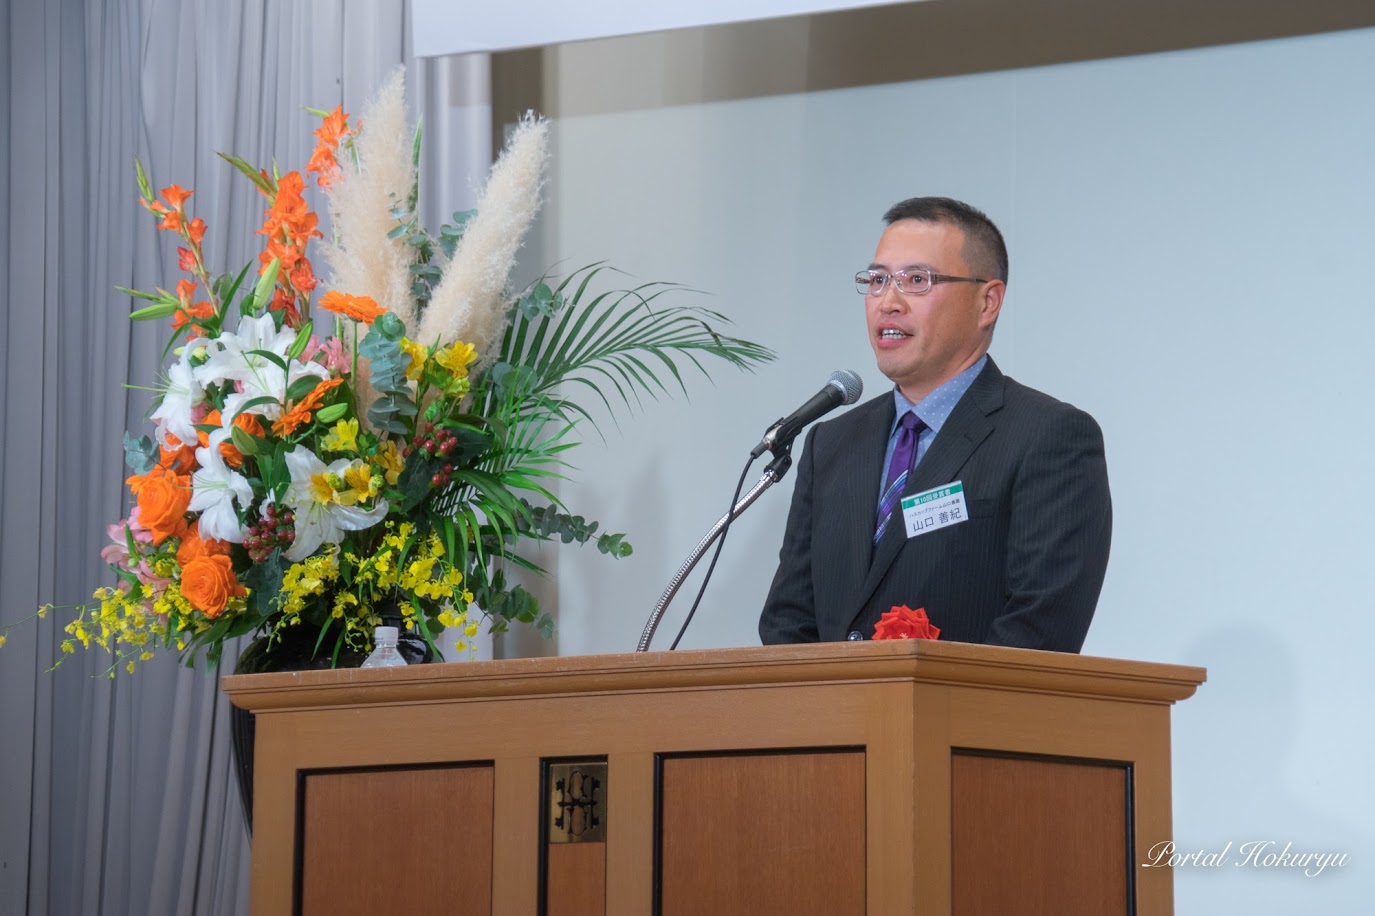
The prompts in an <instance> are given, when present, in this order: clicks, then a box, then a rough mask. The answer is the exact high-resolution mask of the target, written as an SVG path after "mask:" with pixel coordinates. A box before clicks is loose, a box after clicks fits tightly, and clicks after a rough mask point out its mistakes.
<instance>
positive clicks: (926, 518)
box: [902, 480, 969, 538]
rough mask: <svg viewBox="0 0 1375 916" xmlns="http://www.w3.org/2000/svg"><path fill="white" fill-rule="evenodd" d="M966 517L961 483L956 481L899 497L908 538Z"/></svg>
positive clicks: (955, 522) (963, 519) (945, 526)
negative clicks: (923, 491)
mask: <svg viewBox="0 0 1375 916" xmlns="http://www.w3.org/2000/svg"><path fill="white" fill-rule="evenodd" d="M968 518H969V515H968V513H967V510H966V509H965V507H964V484H963V483H961V482H960V481H958V480H957V481H955V482H954V483H947V484H945V485H943V486H939V487H935V488H933V489H930V490H927V491H926V492H925V493H913V494H912V495H911V496H904V497H903V499H902V520H903V523H904V524H906V526H907V536H908V537H909V538H914V537H916V536H917V535H919V534H926V533H927V532H929V531H936V530H938V529H940V528H947V527H949V526H950V525H958V524H959V523H960V522H963V521H965V520H967V519H968Z"/></svg>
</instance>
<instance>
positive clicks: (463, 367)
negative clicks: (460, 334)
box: [434, 341, 477, 379]
mask: <svg viewBox="0 0 1375 916" xmlns="http://www.w3.org/2000/svg"><path fill="white" fill-rule="evenodd" d="M475 359H477V350H476V348H474V347H473V345H472V344H466V343H463V342H462V341H459V342H457V343H454V344H451V345H449V346H447V347H445V348H444V349H442V350H440V351H439V352H438V353H436V354H435V355H434V361H435V362H436V363H438V364H439V365H441V366H443V367H444V368H445V369H448V370H449V373H450V374H451V375H453V377H454V378H456V379H458V378H467V377H468V365H469V364H470V363H471V362H472V361H473V360H475Z"/></svg>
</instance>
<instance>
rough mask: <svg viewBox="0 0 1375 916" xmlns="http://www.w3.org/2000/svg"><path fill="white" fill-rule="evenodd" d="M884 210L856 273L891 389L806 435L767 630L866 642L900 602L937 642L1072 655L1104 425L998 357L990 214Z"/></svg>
mask: <svg viewBox="0 0 1375 916" xmlns="http://www.w3.org/2000/svg"><path fill="white" fill-rule="evenodd" d="M884 220H885V221H886V222H887V224H888V228H887V230H886V231H884V233H883V236H882V237H881V238H880V239H879V243H878V250H877V251H876V253H875V255H874V260H873V263H871V264H870V265H869V267H868V268H867V269H866V270H863V271H860V273H859V274H858V275H857V276H856V278H855V280H856V283H857V285H858V286H859V288H860V291H861V293H863V294H864V304H865V313H866V316H867V325H868V331H869V343H870V344H871V346H872V347H873V349H874V355H875V357H876V359H877V361H878V367H879V370H880V371H882V372H883V374H884V375H886V376H887V377H888V378H890V379H892V381H893V384H894V389H893V390H892V391H885V392H884V393H883V394H881V395H879V396H878V397H876V398H873V399H872V400H870V401H867V402H865V403H864V404H862V405H860V406H859V407H856V408H854V409H853V410H851V411H849V412H848V413H845V414H842V415H841V416H840V417H839V418H838V419H835V420H831V421H829V422H826V423H822V424H819V425H817V426H816V427H814V428H813V429H812V430H811V432H810V433H809V435H808V436H807V441H806V444H805V446H804V448H803V452H802V456H801V458H800V460H799V462H798V467H797V483H796V487H795V489H794V492H793V501H792V509H791V511H790V513H789V515H788V526H787V530H786V532H785V533H784V536H783V547H782V550H781V551H780V552H779V563H778V572H777V573H776V574H775V575H774V580H773V585H772V587H771V588H770V590H769V596H768V598H767V600H766V602H765V605H764V610H763V613H762V615H761V617H760V621H759V634H760V637H761V638H762V639H763V641H764V642H765V643H789V642H814V641H817V640H843V639H870V638H872V636H873V633H874V624H875V623H876V622H877V621H878V619H879V616H880V615H881V614H883V613H884V612H885V611H888V610H889V609H890V608H892V607H893V606H895V605H903V604H905V605H908V606H910V607H913V608H917V607H924V608H925V609H926V612H927V614H928V616H929V617H930V619H931V622H932V623H934V624H935V625H936V626H938V627H940V629H941V634H940V638H941V639H943V640H958V641H960V642H975V643H988V644H992V645H1002V646H1019V647H1023V648H1031V649H1049V650H1054V651H1060V652H1078V651H1079V649H1080V647H1081V646H1082V645H1083V642H1084V636H1085V634H1086V633H1087V632H1088V627H1089V622H1090V620H1091V619H1092V618H1093V612H1094V608H1095V606H1096V605H1097V603H1098V593H1099V591H1100V590H1101V589H1102V586H1103V574H1104V571H1105V570H1106V568H1107V562H1108V545H1109V542H1110V540H1111V534H1112V502H1111V498H1110V496H1109V493H1108V475H1107V466H1106V464H1105V462H1104V457H1103V435H1102V432H1101V431H1100V430H1099V428H1098V424H1097V423H1095V422H1094V420H1093V418H1092V417H1090V416H1089V415H1088V414H1086V413H1084V412H1083V411H1081V410H1078V409H1077V408H1075V407H1072V406H1070V405H1069V404H1064V403H1062V402H1060V401H1057V400H1055V399H1054V398H1051V397H1049V396H1047V395H1044V394H1042V393H1040V392H1039V391H1035V390H1033V389H1031V388H1027V387H1026V386H1024V385H1020V384H1018V383H1017V382H1015V381H1013V380H1012V379H1010V378H1008V377H1007V376H1005V375H1003V374H1002V373H1001V372H1000V371H998V367H997V366H996V365H994V363H993V360H992V359H990V358H989V357H988V355H987V352H988V347H989V344H990V342H991V341H992V339H993V326H994V324H995V323H996V322H997V320H998V314H999V311H1000V310H1001V308H1002V303H1003V294H1004V291H1005V290H1006V288H1007V249H1006V247H1005V245H1004V243H1003V238H1002V235H1001V233H999V232H998V229H997V227H996V226H994V225H993V223H992V222H991V221H990V220H989V219H988V217H986V216H985V215H984V214H983V213H981V212H979V211H978V210H976V209H974V208H973V207H970V206H969V205H967V204H963V203H960V202H959V201H955V200H950V199H948V198H940V197H927V198H914V199H912V200H907V201H903V202H902V203H900V204H897V205H896V206H894V207H892V208H891V209H890V210H889V211H888V212H887V213H886V214H885V215H884ZM904 414H911V415H912V416H910V417H908V418H906V419H904ZM957 483H958V484H959V486H958V487H957V486H955V484H957Z"/></svg>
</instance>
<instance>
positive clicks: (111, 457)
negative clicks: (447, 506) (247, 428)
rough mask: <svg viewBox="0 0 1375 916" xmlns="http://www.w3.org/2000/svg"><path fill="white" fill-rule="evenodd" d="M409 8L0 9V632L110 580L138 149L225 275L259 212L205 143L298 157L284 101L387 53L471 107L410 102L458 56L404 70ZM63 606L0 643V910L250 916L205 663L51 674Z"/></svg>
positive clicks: (163, 256)
mask: <svg viewBox="0 0 1375 916" xmlns="http://www.w3.org/2000/svg"><path fill="white" fill-rule="evenodd" d="M407 20H408V13H407V7H406V6H405V4H404V3H403V2H402V0H347V2H345V0H309V2H277V3H272V2H267V0H230V2H224V0H47V2H43V0H0V49H3V50H2V51H0V123H3V130H4V134H3V136H0V204H2V205H3V208H4V210H5V213H6V217H5V219H4V220H3V221H0V279H2V281H3V283H4V290H5V299H4V303H5V304H4V312H3V318H0V380H2V381H0V384H3V390H2V391H0V429H3V442H2V443H0V623H13V622H14V621H16V620H19V619H21V618H23V617H25V616H28V615H29V614H31V613H32V611H33V609H35V608H36V607H37V606H38V605H39V604H40V603H43V602H47V601H52V602H55V603H57V604H59V605H69V606H70V605H74V604H77V603H79V602H82V601H84V600H88V599H89V598H90V593H91V591H92V590H93V589H94V588H96V587H98V586H103V585H107V584H111V583H112V577H111V576H110V574H109V573H108V572H107V571H106V570H105V569H104V566H103V564H102V562H101V560H100V557H99V552H100V548H101V546H102V545H103V542H104V527H105V525H106V524H108V523H111V522H114V521H116V520H118V519H120V518H122V517H123V516H124V515H125V514H126V511H127V507H128V495H127V490H126V488H125V486H124V483H123V480H124V478H125V476H127V473H128V472H127V470H126V469H125V468H124V466H123V455H122V449H121V446H120V440H121V434H122V433H123V431H124V430H126V429H129V430H135V431H141V430H147V429H148V428H149V427H148V425H147V424H146V422H145V421H144V419H143V418H144V414H145V411H146V410H147V407H148V394H147V392H144V391H140V390H137V389H127V388H125V387H123V386H124V384H125V383H126V382H127V383H130V384H132V385H137V386H149V385H154V384H156V383H157V381H158V378H157V373H158V368H159V367H160V365H161V364H162V360H161V359H160V354H161V351H162V346H163V344H164V342H165V337H164V334H165V329H164V327H162V326H161V324H160V323H159V326H157V327H153V326H150V325H139V326H132V325H131V323H130V322H129V321H128V320H127V319H126V317H125V316H126V315H127V313H128V311H129V308H130V302H129V301H128V299H127V298H125V297H123V296H121V295H119V294H118V293H116V292H115V291H114V287H115V286H116V285H120V286H130V287H134V288H144V289H148V288H152V287H154V286H161V287H164V288H170V287H171V286H172V285H173V284H174V283H175V281H176V277H177V276H178V272H177V269H176V251H175V244H174V242H173V240H172V238H171V237H170V236H169V234H167V233H160V232H155V231H154V228H153V222H152V220H151V218H150V217H149V215H148V214H147V213H146V212H144V211H143V209H142V208H141V207H140V206H139V205H138V204H137V202H136V196H137V191H136V185H135V183H134V171H133V162H134V159H135V157H137V158H139V159H141V160H142V161H143V163H144V165H145V166H146V168H147V169H148V172H149V176H150V178H151V180H152V182H153V184H154V187H155V188H158V187H163V186H165V185H167V184H171V183H173V182H175V183H178V184H181V185H182V186H184V187H187V188H191V189H194V191H195V197H193V198H192V200H191V203H190V207H191V209H192V212H193V213H194V214H196V215H199V216H201V217H203V218H204V219H205V220H206V221H207V223H208V224H209V231H208V233H207V235H206V237H205V242H204V246H205V251H206V256H207V260H208V261H209V262H211V264H212V265H213V268H214V269H219V270H234V271H237V270H238V269H239V268H240V267H242V266H243V265H244V264H246V263H248V261H249V260H251V259H253V258H255V257H256V254H257V251H258V250H259V248H258V245H259V242H258V239H257V237H256V236H254V235H253V231H254V229H256V228H257V226H258V225H259V223H260V222H261V218H262V210H263V202H262V198H261V197H260V196H259V195H258V193H257V191H256V190H254V189H253V188H252V187H251V186H250V185H249V184H248V182H247V181H245V180H244V179H243V178H242V176H239V175H237V174H236V173H234V172H233V171H232V170H231V169H230V168H229V166H228V165H227V164H226V163H224V162H222V161H221V160H220V159H219V158H218V157H217V156H216V155H215V153H216V151H221V150H222V151H226V152H234V153H237V154H238V155H241V156H243V157H245V158H246V159H248V160H249V161H250V162H255V163H262V164H268V163H270V162H271V161H272V160H273V157H275V158H276V161H277V162H278V163H279V164H280V165H281V167H282V169H283V170H284V171H285V170H288V169H291V168H302V167H303V166H304V164H305V162H306V159H307V158H308V156H309V153H310V150H311V148H312V147H313V145H314V138H313V137H312V136H311V135H310V132H311V130H313V129H314V127H315V126H316V123H315V122H314V120H313V119H312V118H311V117H310V116H309V115H307V114H306V113H305V112H304V111H303V106H305V105H311V106H315V107H320V108H330V107H333V106H334V105H336V104H341V103H342V104H343V105H344V107H345V110H346V111H349V112H351V113H354V114H357V113H358V111H359V110H360V109H361V107H362V106H363V104H364V103H365V101H366V99H367V97H368V96H369V95H370V94H371V92H372V91H373V89H375V88H376V87H377V86H378V85H379V84H380V83H381V81H382V80H383V79H384V77H385V76H386V74H387V73H389V72H390V71H391V69H392V68H393V67H395V66H396V65H398V64H401V63H407V64H409V67H410V72H409V73H408V83H409V84H410V86H411V87H412V92H411V97H412V98H413V99H414V98H417V97H420V98H421V99H422V102H421V107H423V109H424V110H425V111H426V113H427V115H428V117H429V118H430V119H432V120H431V122H430V123H433V124H436V125H437V128H438V136H439V137H445V136H449V135H450V134H451V133H452V129H451V128H446V127H445V123H446V122H445V117H446V112H447V111H448V109H452V111H453V112H455V113H456V114H457V115H458V116H461V117H468V116H469V115H470V114H471V108H472V103H473V99H472V98H469V97H465V93H464V92H461V91H459V90H458V89H456V88H455V87H454V86H451V85H449V84H448V83H441V84H439V85H436V86H435V87H433V88H432V89H430V90H427V91H422V92H420V93H417V91H416V89H417V87H418V86H419V84H421V83H422V82H423V80H422V77H423V75H424V74H423V73H422V72H421V70H422V69H427V70H433V68H435V67H440V69H438V70H433V72H435V73H440V74H443V75H445V76H446V79H447V78H449V77H453V76H454V74H455V73H457V72H458V71H457V70H454V69H452V68H449V67H446V66H442V65H437V64H431V63H426V64H425V65H424V67H423V68H419V67H417V65H416V64H415V63H414V62H413V61H411V60H410V55H409V40H408V34H409V23H408V21H407ZM465 66H467V67H474V68H476V69H475V70H474V71H473V72H483V73H485V60H478V61H470V62H469V63H468V64H466V65H465ZM480 142H481V143H483V144H487V143H489V142H490V141H488V140H486V138H485V137H483V138H480ZM444 149H445V151H446V152H452V150H451V149H450V148H449V147H448V146H446V147H444ZM487 155H488V150H487V147H486V146H485V145H484V146H483V147H482V149H481V155H480V157H479V160H478V162H477V166H479V167H480V166H482V165H485V163H486V162H487V161H488V160H487ZM436 165H437V163H433V162H432V163H428V164H427V166H426V168H429V169H433V168H434V167H435V166H436ZM438 165H442V166H445V167H446V168H448V165H447V163H438ZM454 170H456V171H458V172H459V173H460V174H463V175H468V174H472V173H473V172H474V167H473V164H472V163H471V162H466V161H465V162H462V163H455V164H454V166H453V169H450V171H454ZM479 171H480V170H479ZM447 203H448V202H446V204H447ZM459 205H461V206H468V205H470V204H469V203H467V202H464V201H457V202H455V203H454V205H452V206H450V207H449V209H450V210H452V209H454V208H456V207H457V206H459ZM430 209H431V212H435V208H434V207H431V208H430ZM439 212H444V211H443V210H440V211H439ZM324 228H325V230H326V232H327V231H328V227H327V226H326V227H324ZM317 267H318V268H319V269H320V270H321V271H322V272H323V269H324V265H323V264H322V263H320V262H318V261H317ZM66 619H67V617H66V615H65V614H63V613H62V612H61V611H58V612H56V613H54V614H53V615H50V616H49V617H48V618H47V619H45V620H41V621H30V622H29V623H27V624H24V625H21V626H18V627H16V628H14V629H12V630H10V631H8V634H9V635H8V644H7V645H6V646H4V647H3V648H0V787H2V788H0V913H5V914H20V913H30V914H67V913H82V914H92V913H101V914H121V913H129V914H163V913H166V914H185V913H244V912H247V909H248V907H247V901H248V897H247V886H248V840H247V836H246V834H245V831H244V827H243V820H242V816H241V813H240V809H239V799H238V791H237V788H236V787H235V786H234V784H233V780H232V776H231V771H230V751H229V731H228V712H227V710H228V707H227V704H226V702H225V700H224V698H223V697H222V695H220V693H219V691H218V677H217V673H216V672H207V671H206V670H205V668H204V665H203V664H202V665H201V666H200V668H198V669H197V670H188V669H186V668H183V667H180V666H178V665H177V663H176V659H175V658H172V657H170V656H169V657H164V658H159V659H157V660H156V661H153V662H150V663H148V664H146V665H145V666H144V667H143V668H142V669H141V670H139V671H138V673H136V674H134V675H132V676H129V675H124V674H121V675H120V676H118V677H116V678H114V679H107V678H104V677H100V676H99V674H100V672H101V671H102V670H103V669H104V668H105V667H106V666H107V665H108V658H107V657H106V656H104V654H103V653H101V652H99V651H92V652H88V653H79V654H77V655H76V656H74V657H70V658H69V660H68V661H67V662H66V663H65V664H64V666H63V667H62V668H60V669H59V670H57V671H56V672H53V673H48V672H47V671H46V669H47V668H48V667H49V665H51V664H52V662H53V660H54V659H55V658H57V657H58V655H59V654H60V653H59V649H58V646H59V644H60V641H61V639H62V638H63V636H64V634H63V633H62V629H61V628H62V626H63V624H64V623H65V621H66ZM235 654H236V653H235V652H233V651H231V652H228V653H226V659H225V663H226V665H227V666H232V665H233V662H234V655H235Z"/></svg>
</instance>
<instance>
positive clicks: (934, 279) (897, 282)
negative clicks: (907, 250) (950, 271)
mask: <svg viewBox="0 0 1375 916" xmlns="http://www.w3.org/2000/svg"><path fill="white" fill-rule="evenodd" d="M889 280H892V281H893V285H894V286H896V287H897V288H898V292H900V293H906V294H907V295H909V296H921V295H924V294H926V293H929V292H931V287H933V286H935V285H936V284H937V283H987V282H988V281H987V280H984V279H981V278H979V277H951V276H949V275H947V274H938V273H936V272H934V271H932V270H931V269H930V268H927V267H908V268H905V269H903V270H900V271H898V272H897V273H895V274H886V273H884V272H883V271H881V270H861V271H860V272H859V273H857V274H855V289H856V290H858V291H859V292H860V294H861V295H865V296H878V295H882V293H883V289H884V287H886V286H887V285H888V281H889Z"/></svg>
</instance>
